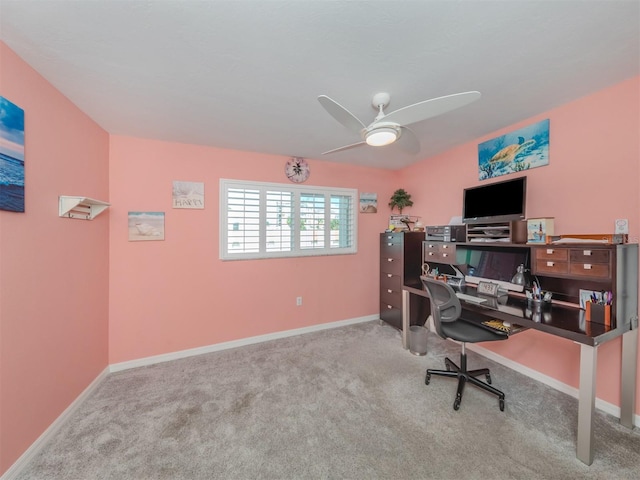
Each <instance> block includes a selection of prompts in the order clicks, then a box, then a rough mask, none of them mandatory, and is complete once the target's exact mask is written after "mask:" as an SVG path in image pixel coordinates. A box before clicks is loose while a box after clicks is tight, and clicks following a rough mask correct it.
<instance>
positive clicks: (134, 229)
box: [129, 212, 164, 242]
mask: <svg viewBox="0 0 640 480" xmlns="http://www.w3.org/2000/svg"><path fill="white" fill-rule="evenodd" d="M153 240H164V212H129V241H130V242H137V241H153Z"/></svg>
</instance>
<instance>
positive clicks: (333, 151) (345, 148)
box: [322, 142, 367, 155]
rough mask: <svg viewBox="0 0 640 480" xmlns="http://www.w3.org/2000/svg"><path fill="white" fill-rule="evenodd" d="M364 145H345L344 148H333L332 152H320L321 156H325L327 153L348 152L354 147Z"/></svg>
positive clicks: (359, 143) (360, 143) (361, 143)
mask: <svg viewBox="0 0 640 480" xmlns="http://www.w3.org/2000/svg"><path fill="white" fill-rule="evenodd" d="M366 144H367V142H358V143H352V144H351V145H345V146H344V147H339V148H334V149H333V150H329V151H327V152H322V155H327V154H328V153H336V152H341V151H342V150H349V149H350V148H355V147H359V146H360V145H366Z"/></svg>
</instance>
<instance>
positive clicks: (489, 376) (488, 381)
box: [487, 373, 491, 385]
mask: <svg viewBox="0 0 640 480" xmlns="http://www.w3.org/2000/svg"><path fill="white" fill-rule="evenodd" d="M487 383H488V384H489V385H491V375H490V374H488V373H487Z"/></svg>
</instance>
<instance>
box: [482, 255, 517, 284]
mask: <svg viewBox="0 0 640 480" xmlns="http://www.w3.org/2000/svg"><path fill="white" fill-rule="evenodd" d="M520 264H522V265H527V253H526V252H517V251H514V252H505V251H501V252H490V251H483V252H482V253H481V254H480V259H479V261H478V266H477V267H476V268H475V273H474V274H473V275H474V276H476V277H482V278H488V279H491V280H500V281H503V282H511V279H512V278H513V276H514V275H515V273H516V271H517V269H518V265H520Z"/></svg>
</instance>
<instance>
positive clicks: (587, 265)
mask: <svg viewBox="0 0 640 480" xmlns="http://www.w3.org/2000/svg"><path fill="white" fill-rule="evenodd" d="M583 268H584V269H585V270H591V264H590V263H585V264H584V265H583Z"/></svg>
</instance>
